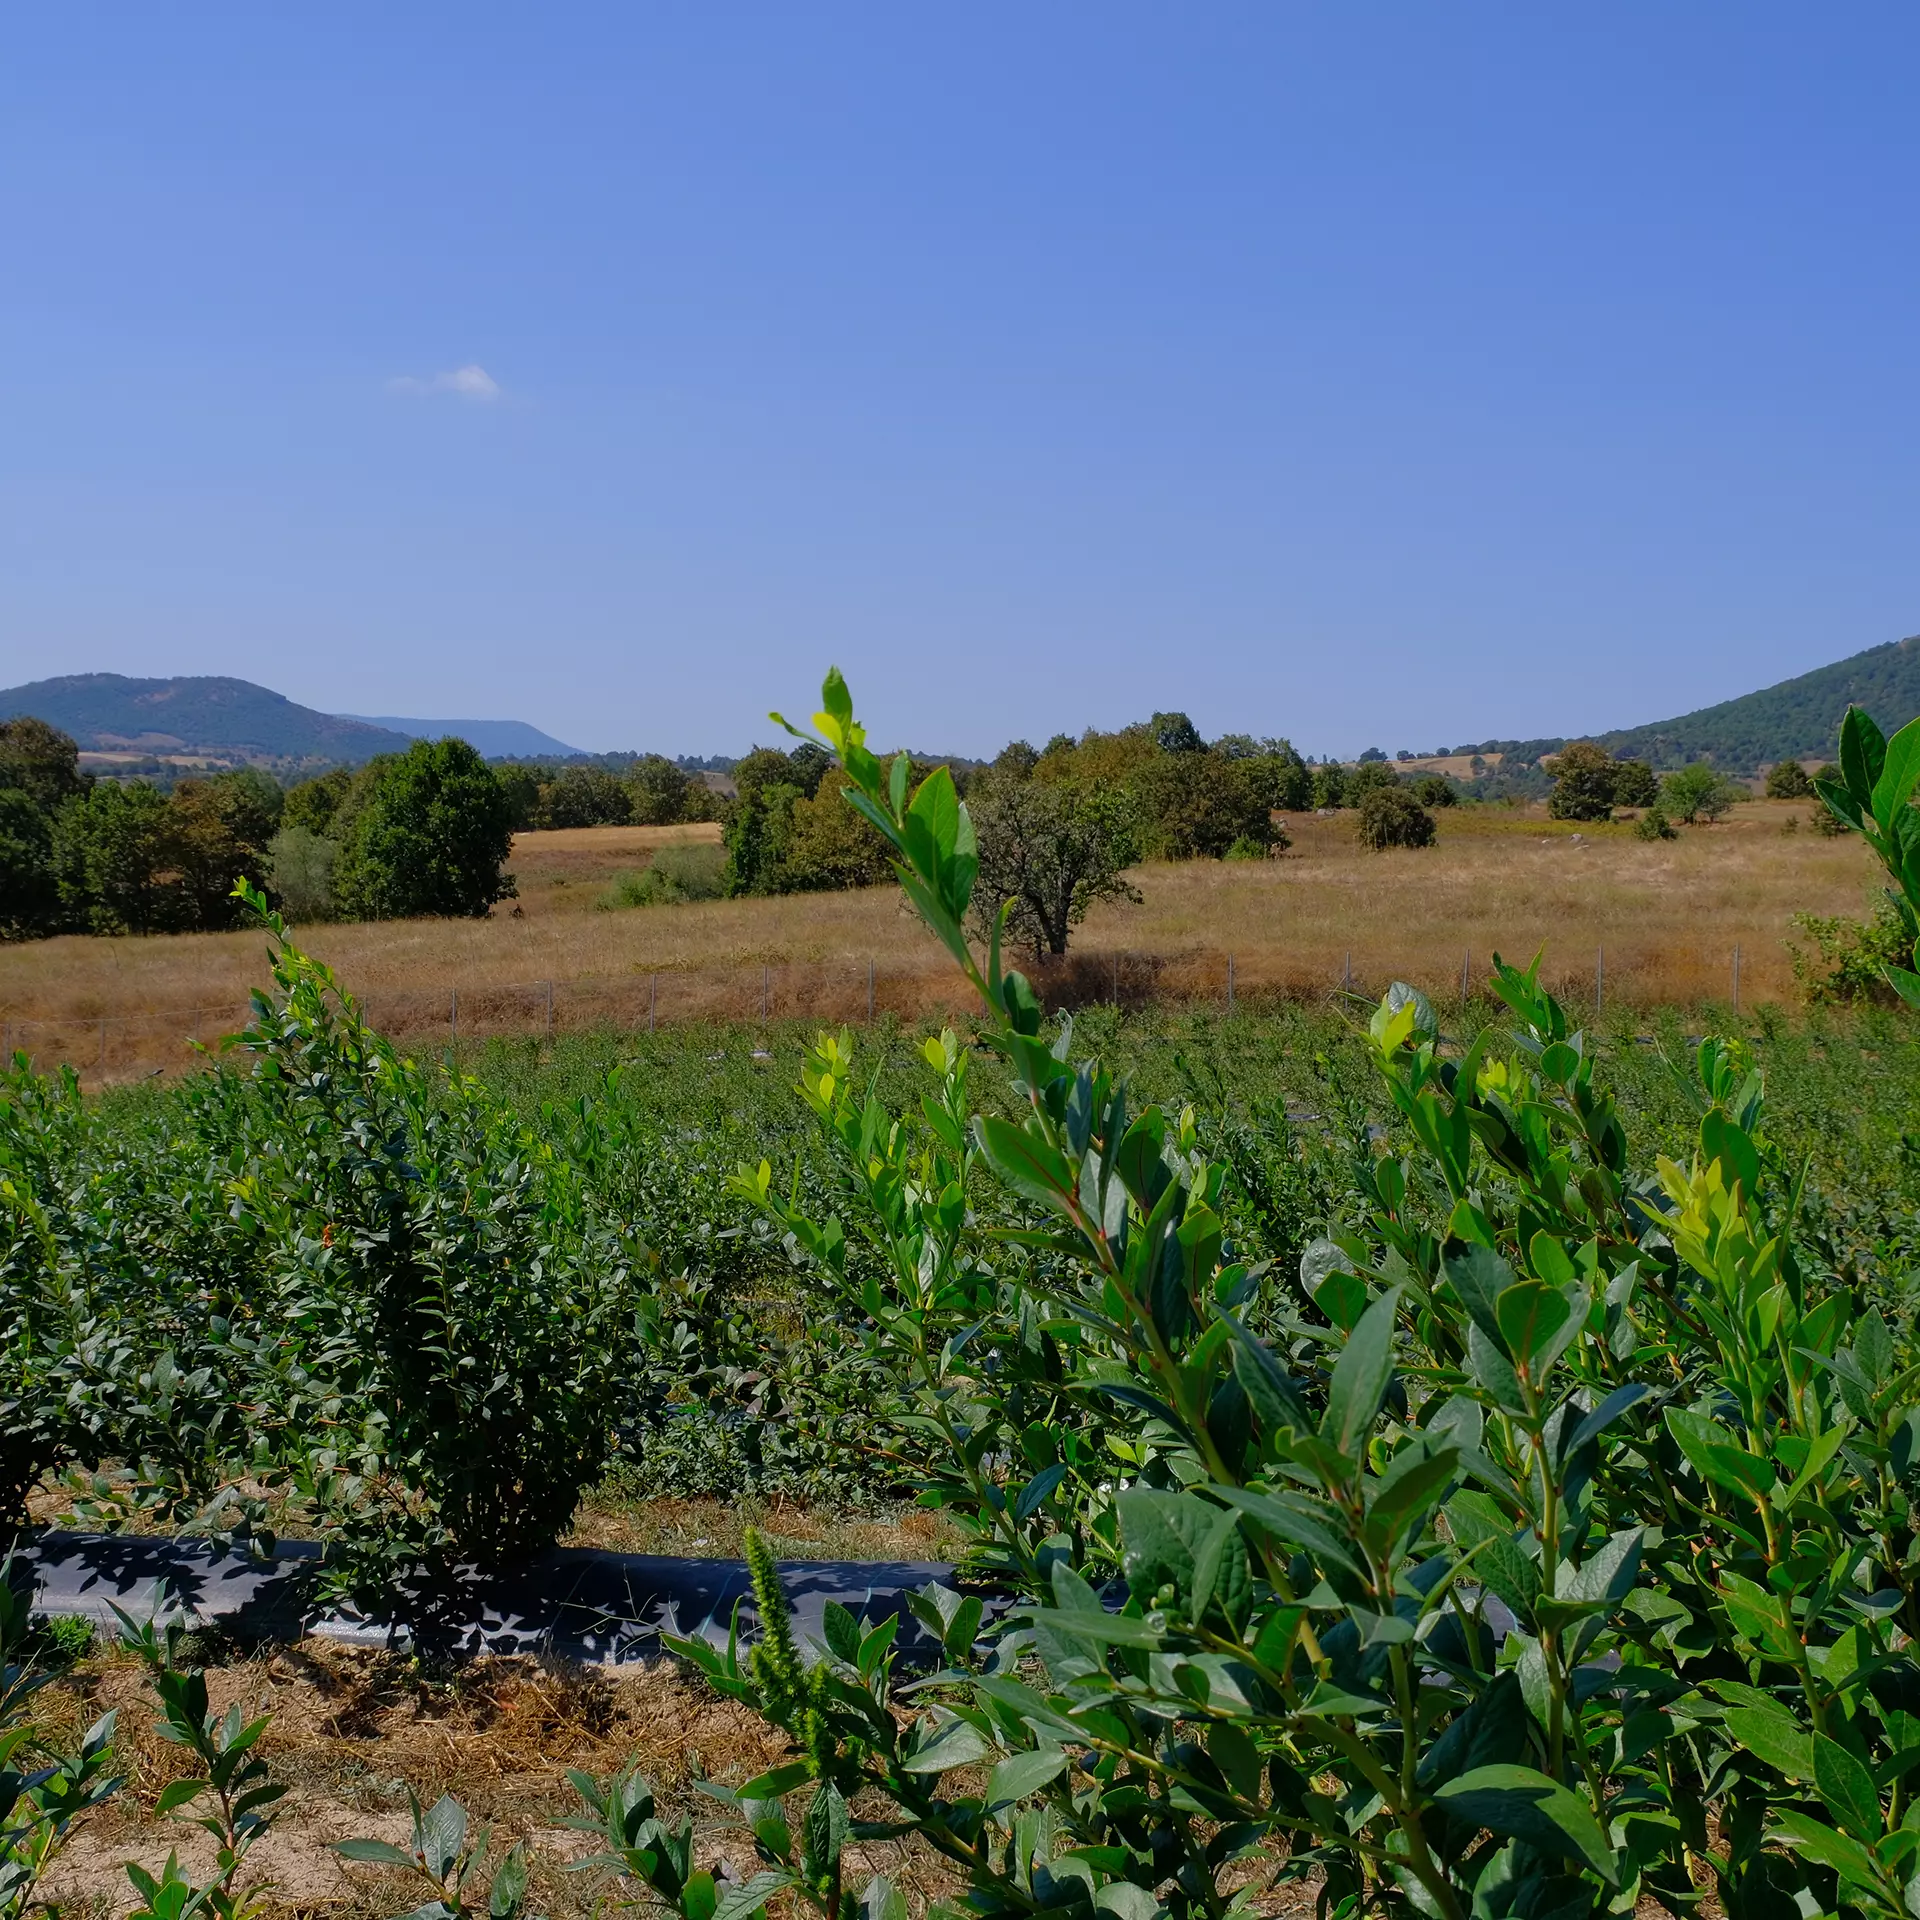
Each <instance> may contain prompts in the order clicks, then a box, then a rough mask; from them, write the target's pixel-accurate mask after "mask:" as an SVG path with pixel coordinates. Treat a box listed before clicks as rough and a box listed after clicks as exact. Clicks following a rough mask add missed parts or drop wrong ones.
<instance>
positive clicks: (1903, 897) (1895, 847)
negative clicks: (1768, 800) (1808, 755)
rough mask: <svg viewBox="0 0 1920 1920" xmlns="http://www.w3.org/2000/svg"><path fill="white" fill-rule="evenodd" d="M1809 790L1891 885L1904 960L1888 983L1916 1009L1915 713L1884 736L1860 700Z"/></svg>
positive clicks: (1919, 901) (1918, 850) (1919, 729)
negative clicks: (1830, 761)
mask: <svg viewBox="0 0 1920 1920" xmlns="http://www.w3.org/2000/svg"><path fill="white" fill-rule="evenodd" d="M1814 791H1815V793H1816V794H1818V796H1819V798H1820V803H1821V807H1822V809H1823V811H1824V812H1825V814H1826V815H1827V816H1828V817H1829V818H1831V819H1833V820H1834V821H1836V822H1837V823H1839V824H1840V825H1841V826H1843V827H1845V828H1846V829H1847V830H1848V831H1850V832H1853V833H1858V834H1860V835H1862V836H1863V837H1864V838H1865V840H1866V843H1867V845H1868V846H1869V847H1871V848H1872V849H1873V852H1874V857H1875V858H1876V859H1877V860H1878V861H1879V862H1880V864H1881V866H1882V867H1884V868H1885V869H1886V874H1887V878H1888V879H1889V880H1891V881H1892V882H1893V884H1892V885H1891V886H1890V887H1888V888H1887V890H1886V893H1885V896H1884V903H1885V908H1886V911H1887V912H1888V913H1890V914H1891V915H1892V917H1893V918H1894V919H1895V920H1897V921H1898V923H1899V928H1900V939H1901V941H1902V942H1903V944H1904V946H1905V950H1906V951H1905V958H1906V961H1907V962H1908V963H1909V964H1905V965H1902V964H1899V963H1897V962H1895V963H1891V964H1889V965H1888V967H1887V970H1886V978H1887V983H1888V985H1889V986H1891V987H1892V988H1893V990H1894V991H1895V992H1896V993H1897V994H1898V995H1899V996H1900V998H1901V999H1902V1000H1904V1001H1905V1002H1906V1003H1907V1005H1908V1006H1910V1007H1913V1008H1915V1009H1917V1010H1920V804H1916V796H1920V720H1910V721H1909V722H1908V723H1907V724H1906V725H1905V726H1904V727H1902V728H1901V729H1900V731H1899V732H1898V733H1896V734H1895V735H1894V737H1893V738H1892V739H1891V740H1888V739H1887V738H1886V737H1885V736H1884V735H1883V734H1882V733H1881V731H1880V729H1879V727H1878V726H1877V725H1876V724H1875V722H1874V720H1873V717H1872V715H1870V714H1869V713H1867V712H1866V711H1865V710H1864V709H1862V708H1860V707H1850V708H1849V709H1848V710H1847V717H1846V721H1845V723H1844V724H1843V725H1842V727H1841V729H1840V764H1839V765H1838V766H1837V767H1835V766H1826V767H1822V768H1821V769H1820V772H1819V774H1818V776H1817V777H1816V778H1815V780H1814Z"/></svg>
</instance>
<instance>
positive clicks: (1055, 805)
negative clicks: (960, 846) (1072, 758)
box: [968, 779, 1140, 960]
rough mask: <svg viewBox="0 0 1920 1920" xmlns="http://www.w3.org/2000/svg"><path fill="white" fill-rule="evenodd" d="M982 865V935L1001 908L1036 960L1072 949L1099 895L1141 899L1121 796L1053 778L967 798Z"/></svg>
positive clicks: (993, 786) (985, 788)
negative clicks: (1130, 877) (1131, 876)
mask: <svg viewBox="0 0 1920 1920" xmlns="http://www.w3.org/2000/svg"><path fill="white" fill-rule="evenodd" d="M968 807H969V811H970V812H971V815H972V819H973V834H974V840H975V852H976V857H977V859H978V862H979V881H978V889H977V891H976V893H975V896H974V899H975V917H976V921H977V923H978V924H979V926H980V928H981V929H982V932H983V935H984V934H985V933H987V932H990V931H991V927H992V925H993V924H994V923H995V922H996V920H997V918H998V916H999V914H1000V912H1001V911H1002V909H1003V908H1004V909H1005V910H1006V913H1007V927H1008V931H1009V932H1010V933H1011V934H1012V936H1013V938H1014V939H1015V940H1018V941H1020V942H1021V943H1023V944H1024V945H1025V946H1026V947H1028V948H1029V949H1030V950H1031V951H1032V953H1033V956H1034V958H1035V959H1036V960H1039V959H1041V958H1043V957H1044V956H1046V955H1048V954H1053V955H1059V954H1063V953H1065V952H1066V950H1067V941H1068V938H1069V936H1070V934H1071V932H1072V930H1073V929H1074V928H1075V927H1077V926H1078V925H1079V924H1080V922H1081V921H1082V920H1084V919H1085V918H1086V917H1087V911H1088V909H1089V908H1090V907H1092V906H1093V905H1094V903H1095V902H1096V901H1100V900H1132V901H1136V902H1137V901H1138V900H1139V898H1140V895H1139V893H1138V892H1137V891H1136V889H1135V888H1134V887H1133V886H1132V885H1131V884H1130V883H1129V882H1128V881H1127V879H1126V877H1125V871H1124V870H1125V868H1126V867H1127V866H1128V865H1129V864H1130V863H1131V861H1132V859H1133V855H1134V842H1133V832H1132V826H1133V823H1132V820H1131V817H1130V812H1129V806H1128V802H1127V800H1126V797H1125V796H1124V795H1123V794H1117V793H1114V792H1113V791H1111V790H1110V789H1109V790H1103V789H1088V788H1082V787H1075V786H1067V785H1064V784H1061V783H1059V782H1055V781H1047V780H1013V779H995V780H990V781H987V782H983V783H982V786H981V788H980V790H979V791H978V792H977V793H976V794H975V795H974V797H972V798H971V799H970V800H969V801H968Z"/></svg>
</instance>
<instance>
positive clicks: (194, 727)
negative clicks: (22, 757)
mask: <svg viewBox="0 0 1920 1920" xmlns="http://www.w3.org/2000/svg"><path fill="white" fill-rule="evenodd" d="M20 714H32V715H33V716H34V717H35V718H37V719H40V720H45V721H46V722H47V723H48V724H49V725H51V726H56V727H59V728H60V729H61V730H62V731H63V732H65V733H70V734H71V735H72V736H73V737H74V739H75V740H77V741H78V742H79V744H80V745H81V746H82V747H88V748H92V749H94V750H96V751H99V752H108V753H110V752H115V751H130V752H139V753H153V754H170V753H207V754H215V755H223V756H226V757H229V758H235V759H247V760H287V761H295V762H299V761H312V760H325V761H349V762H358V761H362V760H371V759H372V758H373V756H374V755H375V754H377V753H403V752H405V750H406V747H407V739H406V736H405V735H404V734H398V733H393V732H390V731H389V730H388V729H387V728H385V727H376V726H370V725H368V724H367V722H365V721H364V720H347V719H342V718H340V717H339V716H337V715H335V714H331V713H316V712H315V711H314V710H313V708H311V707H302V706H298V705H296V704H295V703H294V702H293V701H291V700H289V699H287V698H286V697H285V696H284V695H282V694H278V693H274V692H272V691H270V690H269V689H268V688H266V687H257V686H255V685H254V684H253V682H252V681H250V680H232V679H228V678H225V677H224V676H219V675H208V674H182V675H180V676H178V677H176V678H174V679H171V680H134V679H129V678H128V677H127V676H126V675H125V674H120V673H69V674H62V675H61V676H60V677H59V678H57V679H53V680H35V681H32V682H30V683H29V684H28V685H26V686H24V687H8V688H6V689H4V690H0V720H10V719H13V718H14V717H16V716H17V715H20Z"/></svg>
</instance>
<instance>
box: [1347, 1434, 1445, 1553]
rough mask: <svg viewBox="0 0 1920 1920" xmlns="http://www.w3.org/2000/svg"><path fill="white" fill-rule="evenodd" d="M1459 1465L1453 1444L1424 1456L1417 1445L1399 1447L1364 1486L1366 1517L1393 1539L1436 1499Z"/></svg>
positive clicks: (1395, 1539)
mask: <svg viewBox="0 0 1920 1920" xmlns="http://www.w3.org/2000/svg"><path fill="white" fill-rule="evenodd" d="M1459 1469H1460V1452H1459V1449H1458V1448H1457V1447H1440V1448H1438V1449H1436V1450H1435V1451H1433V1452H1431V1453H1425V1454H1424V1457H1423V1449H1421V1448H1419V1447H1403V1448H1402V1449H1401V1451H1400V1452H1399V1453H1398V1454H1397V1455H1396V1456H1395V1457H1394V1460H1393V1462H1392V1464H1391V1465H1390V1466H1389V1468H1388V1470H1387V1472H1386V1473H1385V1474H1383V1475H1382V1476H1381V1477H1380V1479H1379V1480H1377V1481H1376V1482H1374V1484H1373V1486H1372V1487H1371V1488H1370V1489H1369V1490H1368V1491H1369V1493H1370V1495H1371V1498H1370V1499H1369V1501H1368V1505H1367V1516H1368V1518H1369V1519H1370V1520H1373V1521H1375V1522H1377V1523H1378V1524H1379V1525H1380V1526H1381V1527H1383V1528H1384V1529H1385V1532H1386V1538H1387V1539H1388V1540H1389V1541H1397V1540H1398V1539H1399V1537H1400V1533H1401V1531H1402V1529H1403V1528H1405V1527H1406V1526H1407V1525H1408V1524H1409V1523H1410V1522H1412V1521H1414V1520H1417V1519H1418V1518H1419V1517H1420V1516H1421V1515H1422V1514H1424V1513H1425V1512H1426V1511H1427V1509H1428V1508H1429V1507H1431V1506H1432V1505H1433V1503H1434V1502H1435V1501H1436V1500H1437V1499H1439V1497H1440V1495H1441V1493H1442V1492H1443V1491H1444V1490H1445V1488H1446V1487H1447V1485H1448V1484H1449V1483H1450V1482H1451V1481H1452V1480H1453V1478H1454V1476H1455V1475H1456V1474H1457V1473H1458V1472H1459ZM1375 1537H1376V1538H1377V1537H1378V1536H1375Z"/></svg>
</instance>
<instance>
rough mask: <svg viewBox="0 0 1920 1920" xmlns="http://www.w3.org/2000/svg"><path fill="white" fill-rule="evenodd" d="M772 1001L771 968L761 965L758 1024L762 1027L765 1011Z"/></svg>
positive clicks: (764, 1022)
mask: <svg viewBox="0 0 1920 1920" xmlns="http://www.w3.org/2000/svg"><path fill="white" fill-rule="evenodd" d="M772 1000H773V968H772V966H771V965H769V964H765V963H763V964H762V966H761V968H760V1022H761V1024H762V1025H763V1026H764V1025H765V1024H766V1020H767V1009H768V1007H769V1006H770V1005H771V1003H772Z"/></svg>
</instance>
